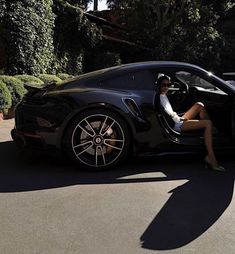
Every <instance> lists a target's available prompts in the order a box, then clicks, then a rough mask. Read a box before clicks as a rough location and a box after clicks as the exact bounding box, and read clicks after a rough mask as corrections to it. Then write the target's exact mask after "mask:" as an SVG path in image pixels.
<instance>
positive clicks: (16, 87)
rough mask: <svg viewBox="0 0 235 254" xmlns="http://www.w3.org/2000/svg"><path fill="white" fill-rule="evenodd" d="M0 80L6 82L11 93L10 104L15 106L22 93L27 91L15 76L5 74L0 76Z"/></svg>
mask: <svg viewBox="0 0 235 254" xmlns="http://www.w3.org/2000/svg"><path fill="white" fill-rule="evenodd" d="M0 81H2V82H3V83H5V84H6V86H7V88H8V90H9V92H10V94H11V99H12V106H13V107H14V106H16V104H17V103H19V102H20V101H21V99H22V98H23V96H24V94H26V92H27V90H26V89H25V88H24V84H23V82H22V81H21V80H19V79H17V78H14V77H11V76H6V75H2V76H0Z"/></svg>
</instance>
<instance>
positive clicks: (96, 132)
mask: <svg viewBox="0 0 235 254" xmlns="http://www.w3.org/2000/svg"><path fill="white" fill-rule="evenodd" d="M129 146H130V135H129V130H128V128H127V126H126V124H125V122H124V121H123V120H122V119H121V118H120V117H119V116H118V115H116V114H115V113H113V112H111V111H109V110H104V109H99V110H97V109H95V110H89V111H86V112H83V113H82V114H81V115H80V116H78V117H77V118H76V119H75V120H74V121H73V122H72V123H71V125H70V126H69V128H68V130H67V133H66V136H65V150H66V152H67V154H68V155H69V157H70V158H72V159H73V161H75V162H77V163H78V164H80V165H82V166H83V167H86V168H88V169H92V170H102V169H107V168H110V167H112V166H114V165H116V164H117V163H118V162H120V161H121V160H122V159H124V158H125V156H126V155H127V153H128V150H129Z"/></svg>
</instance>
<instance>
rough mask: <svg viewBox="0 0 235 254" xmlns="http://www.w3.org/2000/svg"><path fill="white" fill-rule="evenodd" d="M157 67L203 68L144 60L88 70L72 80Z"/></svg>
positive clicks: (172, 62) (178, 63) (187, 64)
mask: <svg viewBox="0 0 235 254" xmlns="http://www.w3.org/2000/svg"><path fill="white" fill-rule="evenodd" d="M158 67H189V68H192V69H198V70H202V71H205V70H203V69H202V68H200V67H198V66H196V65H193V64H189V63H184V62H176V61H146V62H135V63H128V64H122V65H118V66H113V67H109V68H105V69H100V70H96V71H92V72H88V73H85V74H81V75H79V76H77V77H75V78H74V80H80V79H85V78H93V77H97V76H102V75H105V74H111V73H112V74H113V73H116V72H119V73H120V72H122V71H123V72H125V71H138V70H145V69H153V68H158Z"/></svg>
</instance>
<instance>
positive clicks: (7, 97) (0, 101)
mask: <svg viewBox="0 0 235 254" xmlns="http://www.w3.org/2000/svg"><path fill="white" fill-rule="evenodd" d="M11 105H12V100H11V93H10V92H9V90H8V88H7V86H6V84H4V83H3V82H2V81H0V112H1V113H7V111H8V109H9V108H10V107H11Z"/></svg>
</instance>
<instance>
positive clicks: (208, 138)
mask: <svg viewBox="0 0 235 254" xmlns="http://www.w3.org/2000/svg"><path fill="white" fill-rule="evenodd" d="M169 86H170V78H169V77H168V76H166V75H163V76H161V77H160V78H158V80H157V87H158V89H159V92H160V104H161V106H162V107H163V108H164V110H165V112H166V113H167V114H168V115H170V116H171V118H172V119H173V121H174V130H176V131H178V132H181V131H183V132H184V131H192V130H204V137H205V145H206V149H207V155H206V157H205V163H206V167H209V168H210V169H212V170H216V171H225V168H224V167H222V166H219V164H218V162H217V159H216V157H215V154H214V150H213V140H212V126H213V125H212V122H211V120H209V117H208V114H207V112H206V110H205V108H204V105H203V103H201V102H197V103H195V104H194V105H193V106H192V107H191V108H190V109H189V110H188V111H187V112H186V113H184V115H183V116H182V117H180V116H178V114H177V113H176V112H174V111H173V109H172V106H171V104H170V102H169V100H168V98H167V95H166V94H167V92H168V89H169ZM198 115H199V118H200V120H197V119H195V117H196V116H198Z"/></svg>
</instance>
